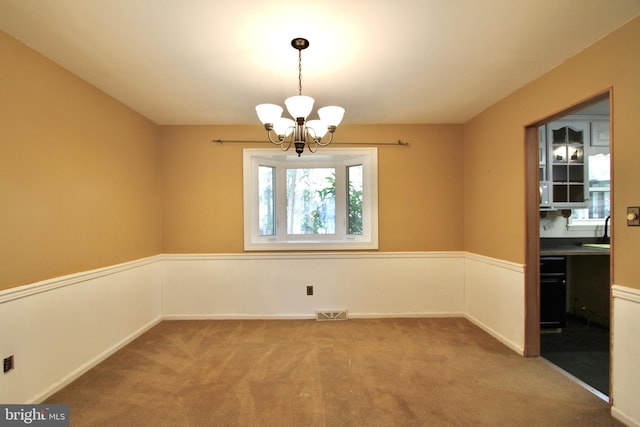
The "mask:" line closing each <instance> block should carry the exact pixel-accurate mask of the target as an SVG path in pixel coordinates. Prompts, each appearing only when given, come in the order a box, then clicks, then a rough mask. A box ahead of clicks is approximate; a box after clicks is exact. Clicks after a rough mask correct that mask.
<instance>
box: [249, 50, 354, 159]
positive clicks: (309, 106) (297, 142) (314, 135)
mask: <svg viewBox="0 0 640 427" xmlns="http://www.w3.org/2000/svg"><path fill="white" fill-rule="evenodd" d="M291 46H292V47H293V48H294V49H297V50H298V95H297V96H292V97H289V98H287V99H286V100H285V101H284V104H285V105H286V107H287V111H288V112H289V114H290V115H291V117H293V119H294V120H292V119H289V118H286V117H282V111H283V108H282V107H281V106H279V105H275V104H260V105H258V106H256V113H258V118H259V119H260V121H261V122H262V124H263V125H264V128H265V129H266V130H267V137H268V138H269V141H271V142H272V143H273V144H276V145H279V146H280V148H281V149H282V151H287V150H289V148H291V145H293V146H294V147H295V149H296V153H298V157H300V155H301V154H302V152H303V151H304V147H305V146H306V147H307V148H308V149H309V151H310V152H312V153H315V152H316V150H317V149H318V146H325V145H329V144H331V141H332V140H333V133H334V132H335V130H336V128H337V127H338V125H339V124H340V122H341V121H342V117H343V116H344V108H342V107H337V106H329V107H322V108H320V109H318V116H319V117H320V119H319V120H318V119H316V120H307V117H308V116H309V114H311V110H313V103H314V102H315V101H314V99H313V98H312V97H310V96H303V95H302V51H303V50H304V49H306V48H308V47H309V41H308V40H306V39H303V38H295V39H293V40H291ZM327 132H328V133H329V136H328V140H323V138H324V137H325V135H326V134H327ZM274 135H275V139H274Z"/></svg>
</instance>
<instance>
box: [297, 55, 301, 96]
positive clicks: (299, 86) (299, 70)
mask: <svg viewBox="0 0 640 427" xmlns="http://www.w3.org/2000/svg"><path fill="white" fill-rule="evenodd" d="M298 95H302V50H300V49H298Z"/></svg>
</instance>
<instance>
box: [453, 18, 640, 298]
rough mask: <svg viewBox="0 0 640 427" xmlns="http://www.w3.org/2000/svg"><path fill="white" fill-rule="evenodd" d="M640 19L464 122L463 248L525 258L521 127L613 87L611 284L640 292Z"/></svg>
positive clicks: (522, 139) (498, 255)
mask: <svg viewBox="0 0 640 427" xmlns="http://www.w3.org/2000/svg"><path fill="white" fill-rule="evenodd" d="M639 40H640V18H636V19H635V20H633V21H631V22H630V23H629V24H627V25H625V26H624V27H622V28H621V29H619V30H618V31H616V32H614V33H612V34H610V35H609V36H607V37H606V38H604V39H602V40H601V41H600V42H598V43H597V44H595V45H594V46H592V47H590V48H588V49H586V50H584V51H582V52H581V53H579V54H578V55H576V56H575V57H573V58H571V59H570V60H568V61H566V62H565V63H563V64H561V65H560V66H559V67H557V68H556V69H554V70H552V71H551V72H549V73H548V74H546V75H544V76H543V77H541V78H539V79H538V80H536V81H534V82H533V83H531V84H529V85H527V86H525V87H524V88H523V89H521V90H519V91H517V92H515V93H514V94H512V95H510V96H508V97H507V98H505V99H504V100H502V101H501V102H499V103H497V104H495V105H493V106H492V107H490V108H489V109H487V110H486V111H485V112H483V113H482V114H480V115H478V116H477V117H476V118H474V119H473V120H471V121H469V122H468V123H466V124H465V127H464V140H465V148H464V153H465V156H464V159H465V165H466V168H465V174H464V185H465V234H464V238H465V250H467V251H470V252H474V253H478V254H482V255H487V256H491V257H495V258H500V259H504V260H509V261H514V262H519V263H523V262H524V261H525V234H524V223H525V212H524V145H523V144H524V127H525V126H526V125H528V124H530V123H533V122H535V121H538V120H541V119H544V118H545V117H547V116H550V115H552V114H555V113H558V112H560V111H562V110H564V109H566V108H568V107H570V106H572V105H573V104H576V103H578V102H580V101H583V100H585V99H587V98H589V97H591V96H593V95H595V94H597V93H599V92H602V91H604V90H607V89H608V88H609V87H612V88H613V104H612V111H613V133H614V135H613V145H612V153H613V197H614V205H613V209H614V212H613V224H614V225H613V227H614V228H613V242H614V253H613V263H614V283H615V284H619V285H623V286H629V287H633V288H638V289H640V263H639V262H638V261H637V259H638V257H637V253H638V251H639V250H640V228H639V227H627V226H626V222H625V215H626V207H627V206H638V205H640V190H638V189H639V188H640V174H639V173H638V164H639V161H640V160H639V159H640V140H639V137H640V77H639V76H640V43H638V41H639Z"/></svg>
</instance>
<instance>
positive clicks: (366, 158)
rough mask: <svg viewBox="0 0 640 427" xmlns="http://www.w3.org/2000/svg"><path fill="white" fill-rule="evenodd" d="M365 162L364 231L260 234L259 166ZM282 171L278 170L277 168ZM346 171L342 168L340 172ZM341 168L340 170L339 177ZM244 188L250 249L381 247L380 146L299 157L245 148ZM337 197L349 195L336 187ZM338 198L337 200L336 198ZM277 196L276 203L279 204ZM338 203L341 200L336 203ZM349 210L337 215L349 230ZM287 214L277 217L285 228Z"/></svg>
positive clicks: (324, 150)
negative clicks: (325, 233)
mask: <svg viewBox="0 0 640 427" xmlns="http://www.w3.org/2000/svg"><path fill="white" fill-rule="evenodd" d="M338 162H339V163H341V164H343V165H345V166H346V165H347V164H355V163H359V164H362V165H363V166H364V167H363V213H362V214H363V217H362V228H363V230H362V231H363V234H362V235H344V233H342V234H341V233H339V232H337V233H336V234H335V235H313V236H310V235H298V236H291V235H283V234H282V233H281V232H277V233H276V234H277V235H276V236H260V232H259V224H258V222H259V220H258V166H260V165H283V164H285V163H288V164H291V165H300V166H302V167H322V166H331V167H333V166H336V163H338ZM276 173H278V172H276ZM340 173H342V172H340ZM337 175H338V172H336V177H337ZM243 189H244V195H243V199H244V249H245V250H246V251H272V250H289V251H298V250H363V249H364V250H367V249H368V250H371V249H378V150H377V148H375V147H373V148H372V147H367V148H322V149H321V150H319V151H318V152H317V153H314V154H307V153H305V155H303V156H302V157H298V156H297V155H296V154H295V153H289V152H283V151H282V150H280V149H277V148H275V149H273V148H272V149H262V148H246V149H244V150H243ZM336 192H337V193H338V194H336V199H337V198H338V197H342V198H346V195H344V190H343V189H336ZM336 202H337V200H336ZM277 203H278V202H277V199H276V204H277ZM336 206H337V204H336ZM345 214H346V212H345V213H340V215H336V221H340V222H341V223H342V224H336V228H337V229H340V230H346V215H345ZM283 220H284V218H283V217H279V218H278V217H276V221H277V222H278V225H277V226H276V227H279V229H282V226H283V224H281V222H282V221H283Z"/></svg>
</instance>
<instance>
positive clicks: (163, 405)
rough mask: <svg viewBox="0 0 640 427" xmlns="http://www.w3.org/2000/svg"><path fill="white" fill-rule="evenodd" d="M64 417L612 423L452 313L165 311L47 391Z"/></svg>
mask: <svg viewBox="0 0 640 427" xmlns="http://www.w3.org/2000/svg"><path fill="white" fill-rule="evenodd" d="M47 403H66V404H69V405H70V420H71V425H72V426H92V427H95V426H138V427H143V426H516V425H517V426H545V427H553V426H563V427H564V426H622V425H623V424H621V423H619V422H617V421H616V420H615V419H613V418H612V417H611V415H610V413H609V408H608V404H607V403H606V402H604V401H602V400H601V399H599V398H597V397H596V396H594V395H593V394H591V393H589V392H588V391H587V390H585V389H584V388H582V387H580V386H579V385H577V384H575V383H574V382H572V381H571V380H569V379H568V378H566V377H565V376H563V375H562V374H561V373H559V372H557V371H556V370H555V369H553V368H552V367H550V366H549V365H548V364H547V363H545V362H544V361H543V360H542V359H539V358H538V359H535V358H534V359H527V358H523V357H521V356H519V355H517V354H516V353H514V352H513V351H512V350H510V349H508V348H507V347H505V346H504V345H503V344H501V343H499V342H498V341H496V340H495V339H493V338H492V337H491V336H489V335H488V334H486V333H485V332H484V331H482V330H481V329H479V328H478V327H476V326H475V325H473V324H472V323H470V322H469V321H467V320H465V319H461V318H438V319H371V320H364V319H362V320H348V321H330V322H317V321H314V320H227V321H210V320H193V321H191V320H190V321H164V322H161V323H159V324H158V325H156V326H155V327H153V328H152V329H150V330H149V331H147V332H146V333H144V334H143V335H141V336H140V337H139V338H138V339H136V340H134V341H133V342H132V343H130V344H128V345H127V346H125V347H124V348H123V349H121V350H120V351H118V352H117V353H115V354H114V355H113V356H111V357H109V358H108V359H107V360H105V361H104V362H102V363H101V364H99V365H98V366H96V367H95V368H93V369H91V370H90V371H89V372H87V373H86V374H84V375H82V376H81V377H80V378H78V379H77V380H76V381H74V382H73V383H71V384H70V385H68V386H67V387H65V388H64V389H62V390H61V391H59V392H58V393H56V394H54V395H52V396H51V397H50V398H49V399H48V400H47Z"/></svg>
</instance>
